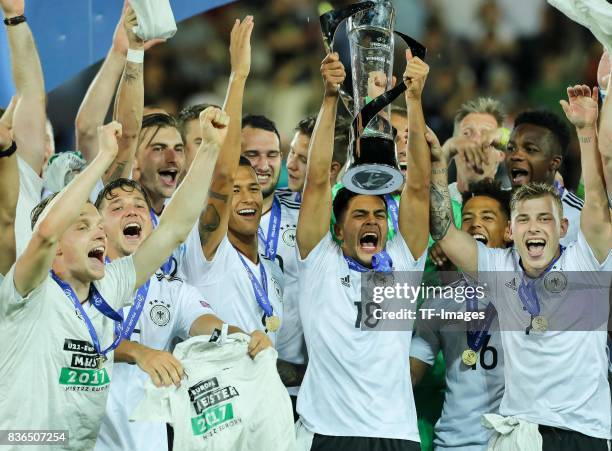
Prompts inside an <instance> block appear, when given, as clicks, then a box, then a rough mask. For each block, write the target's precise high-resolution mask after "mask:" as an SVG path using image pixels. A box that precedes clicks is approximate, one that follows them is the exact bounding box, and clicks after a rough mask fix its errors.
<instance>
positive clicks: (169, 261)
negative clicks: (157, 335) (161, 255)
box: [130, 208, 172, 334]
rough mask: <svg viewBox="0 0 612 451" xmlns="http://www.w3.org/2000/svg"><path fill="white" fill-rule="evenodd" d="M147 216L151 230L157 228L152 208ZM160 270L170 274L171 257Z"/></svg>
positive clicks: (155, 216)
mask: <svg viewBox="0 0 612 451" xmlns="http://www.w3.org/2000/svg"><path fill="white" fill-rule="evenodd" d="M149 215H150V216H151V222H152V223H153V228H154V229H155V228H156V227H157V215H156V214H155V212H154V211H153V209H152V208H151V209H150V210H149ZM160 269H161V270H162V272H163V273H164V274H170V273H171V272H172V255H170V257H168V260H166V261H165V263H164V264H162V265H161V266H160ZM130 334H131V333H130Z"/></svg>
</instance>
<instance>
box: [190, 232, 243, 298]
mask: <svg viewBox="0 0 612 451" xmlns="http://www.w3.org/2000/svg"><path fill="white" fill-rule="evenodd" d="M184 244H185V252H184V253H183V255H182V257H181V262H180V264H179V267H180V268H181V274H182V275H183V276H184V277H185V280H186V281H187V282H188V283H190V284H192V285H197V286H200V285H206V284H207V283H208V282H210V283H216V279H217V277H215V275H214V274H213V272H215V270H216V268H217V267H219V268H220V269H219V270H222V271H225V269H226V268H222V266H223V261H224V259H225V257H226V256H227V253H228V252H229V250H230V249H231V248H232V245H231V243H230V242H229V240H228V238H227V235H225V236H224V237H223V239H222V240H221V242H220V243H219V247H218V248H217V251H216V252H215V255H214V257H213V259H212V260H207V259H206V257H205V256H204V251H203V250H202V244H201V243H200V232H199V230H198V224H196V225H195V226H194V228H193V229H192V230H191V232H190V233H189V236H188V237H187V240H186V241H185V243H184ZM196 282H197V283H196Z"/></svg>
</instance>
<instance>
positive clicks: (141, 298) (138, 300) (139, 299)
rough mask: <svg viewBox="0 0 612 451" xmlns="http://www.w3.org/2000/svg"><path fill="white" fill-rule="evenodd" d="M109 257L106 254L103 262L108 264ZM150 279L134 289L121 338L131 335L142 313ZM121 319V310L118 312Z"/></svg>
mask: <svg viewBox="0 0 612 451" xmlns="http://www.w3.org/2000/svg"><path fill="white" fill-rule="evenodd" d="M110 262H111V261H110V258H108V255H107V256H106V257H105V259H104V263H105V264H107V265H108V264H109V263H110ZM150 283H151V281H150V280H147V283H145V284H144V285H142V286H140V288H138V290H137V291H136V296H134V304H133V305H132V307H130V311H129V312H128V316H127V320H126V321H125V322H124V323H123V338H125V339H126V340H129V339H130V337H131V336H132V332H134V328H135V327H136V323H137V322H138V319H139V318H140V314H141V313H142V309H143V307H144V305H145V301H146V299H147V294H148V293H149V285H150ZM118 313H119V314H120V315H121V318H122V319H123V315H122V311H121V310H119V312H118Z"/></svg>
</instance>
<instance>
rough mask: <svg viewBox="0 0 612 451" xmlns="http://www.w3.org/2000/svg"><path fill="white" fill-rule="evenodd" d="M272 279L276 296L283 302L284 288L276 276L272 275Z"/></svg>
mask: <svg viewBox="0 0 612 451" xmlns="http://www.w3.org/2000/svg"><path fill="white" fill-rule="evenodd" d="M270 278H271V279H272V286H273V287H274V292H275V293H276V296H277V297H278V298H279V299H280V300H281V302H282V301H283V290H282V289H281V286H280V284H279V283H278V280H276V278H275V277H270Z"/></svg>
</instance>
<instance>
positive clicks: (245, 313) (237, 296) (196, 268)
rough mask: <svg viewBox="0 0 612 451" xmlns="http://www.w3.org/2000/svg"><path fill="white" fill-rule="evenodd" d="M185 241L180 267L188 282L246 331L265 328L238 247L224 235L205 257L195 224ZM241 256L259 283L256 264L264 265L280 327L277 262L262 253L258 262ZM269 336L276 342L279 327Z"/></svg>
mask: <svg viewBox="0 0 612 451" xmlns="http://www.w3.org/2000/svg"><path fill="white" fill-rule="evenodd" d="M185 245H186V247H187V251H186V253H185V255H184V258H183V261H182V262H181V271H182V272H183V274H184V275H185V279H186V280H187V281H188V282H189V284H191V285H193V286H195V287H196V288H197V289H198V290H200V293H201V294H202V295H203V296H204V297H205V298H206V300H207V301H208V303H209V304H210V306H211V308H212V309H213V310H214V312H215V313H216V314H217V316H218V317H219V318H221V319H222V320H223V321H225V322H226V323H228V324H232V325H234V326H237V327H239V328H240V329H242V330H243V331H244V332H246V333H249V334H250V333H251V332H253V331H254V330H256V329H259V330H265V327H264V323H263V317H264V311H263V309H262V308H261V307H260V306H259V304H258V303H257V301H256V299H255V293H254V292H253V285H251V280H250V279H249V276H248V274H247V272H246V269H245V268H244V266H243V265H242V262H241V261H240V257H239V256H238V251H237V250H236V249H235V248H234V246H232V244H231V243H230V241H229V239H228V238H227V235H226V236H225V237H223V239H222V240H221V243H219V247H218V248H217V252H216V253H215V256H214V258H213V259H212V260H211V261H208V260H206V258H205V257H204V253H203V252H202V245H201V244H200V234H199V231H198V226H197V225H196V226H195V227H194V229H193V230H192V232H191V233H190V234H189V237H188V238H187V241H186V242H185ZM243 258H244V261H245V262H246V263H247V265H249V268H250V269H251V272H252V273H253V275H254V276H255V277H256V278H257V280H258V281H259V282H260V283H261V275H260V270H259V265H260V264H263V265H264V268H265V273H266V278H267V285H268V298H269V300H270V304H271V305H272V308H273V310H274V314H275V315H276V316H278V317H279V318H280V320H281V326H280V327H281V328H282V327H283V283H284V282H283V274H282V272H281V270H280V268H279V266H278V265H277V264H275V263H272V262H271V261H269V260H267V259H265V258H263V256H261V255H260V259H259V262H260V263H258V264H257V265H255V264H254V263H253V262H251V261H250V260H249V259H248V258H246V257H243ZM268 337H270V340H272V343H273V344H274V345H275V344H276V341H277V337H278V331H276V332H270V331H268Z"/></svg>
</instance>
